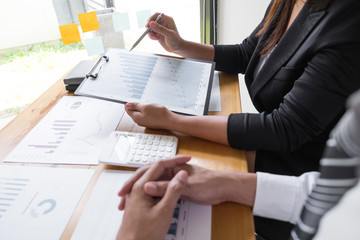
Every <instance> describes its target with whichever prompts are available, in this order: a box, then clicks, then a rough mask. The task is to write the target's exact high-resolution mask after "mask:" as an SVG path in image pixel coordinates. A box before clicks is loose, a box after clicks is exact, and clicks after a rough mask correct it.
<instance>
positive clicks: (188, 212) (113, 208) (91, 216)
mask: <svg viewBox="0 0 360 240" xmlns="http://www.w3.org/2000/svg"><path fill="white" fill-rule="evenodd" d="M133 173H134V172H129V171H117V170H104V171H103V172H102V174H101V175H100V177H99V179H98V181H97V184H96V186H95V189H94V191H93V193H92V195H91V197H90V199H89V202H88V203H87V206H86V207H85V210H84V212H83V214H82V216H81V218H80V221H79V223H78V226H77V227H76V229H75V232H74V233H73V236H72V239H73V240H82V239H88V240H91V239H94V240H95V239H115V238H116V234H117V232H118V230H119V227H120V225H121V221H122V217H123V211H119V210H118V209H117V207H118V204H119V203H120V198H119V197H118V196H117V193H118V191H119V190H120V188H121V187H122V185H123V184H124V183H125V181H126V180H127V179H129V178H130V177H131V175H132V174H133ZM144 227H146V226H144ZM139 231H141V229H139ZM199 239H202V240H210V239H211V206H205V205H198V204H194V203H190V202H186V201H181V200H180V201H179V202H178V204H177V206H176V207H175V210H174V214H173V220H172V223H171V226H170V228H169V231H168V233H167V234H166V236H165V240H199Z"/></svg>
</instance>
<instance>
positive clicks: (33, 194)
mask: <svg viewBox="0 0 360 240" xmlns="http://www.w3.org/2000/svg"><path fill="white" fill-rule="evenodd" d="M93 174H94V170H90V169H70V168H44V167H28V166H4V165H1V166H0V239H6V240H18V239H38V240H42V239H44V240H45V239H60V237H61V235H62V233H63V231H64V229H65V227H66V225H67V223H68V221H69V219H70V218H71V215H72V214H73V211H74V209H75V207H76V206H77V204H78V202H79V200H80V198H81V196H82V194H83V192H84V191H85V189H86V187H87V185H88V183H89V181H90V179H91V177H92V176H93Z"/></svg>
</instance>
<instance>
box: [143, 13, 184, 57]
mask: <svg viewBox="0 0 360 240" xmlns="http://www.w3.org/2000/svg"><path fill="white" fill-rule="evenodd" d="M159 14H160V13H155V14H154V15H152V16H151V17H150V19H149V22H148V23H147V25H146V27H150V28H151V29H152V31H151V32H149V34H148V35H149V37H150V38H151V39H153V40H158V41H159V43H160V44H161V46H162V47H163V48H164V49H165V50H166V51H168V52H174V53H176V52H177V51H179V50H180V49H181V46H182V43H183V42H184V40H183V39H182V38H181V37H180V35H179V32H178V30H177V28H176V24H175V22H174V19H173V18H172V17H170V16H167V15H165V14H163V16H162V18H161V20H160V22H159V23H156V22H155V19H156V17H157V16H158V15H159Z"/></svg>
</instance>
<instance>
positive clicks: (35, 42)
mask: <svg viewBox="0 0 360 240" xmlns="http://www.w3.org/2000/svg"><path fill="white" fill-rule="evenodd" d="M16 3H17V4H13V2H11V1H1V2H0V21H1V22H2V23H6V24H3V25H2V33H3V35H2V37H1V38H0V75H1V78H0V84H1V88H0V129H1V128H2V127H4V126H5V125H6V123H7V122H9V121H10V120H11V119H12V118H14V117H15V116H16V115H17V114H18V113H20V112H21V111H22V110H23V109H25V108H26V107H27V106H28V105H29V104H31V103H32V102H33V101H34V100H35V99H36V98H38V97H39V96H40V95H41V94H42V93H43V92H44V91H46V90H47V89H48V88H49V87H50V86H51V85H52V84H54V82H55V81H57V80H58V79H60V78H61V77H62V76H64V75H65V74H66V73H67V72H69V71H70V70H71V69H72V68H73V67H74V66H75V65H76V64H77V63H79V62H80V61H81V60H84V59H96V58H98V56H99V55H98V54H96V53H97V51H99V48H98V46H96V44H97V43H98V41H94V39H95V38H96V37H99V38H101V39H102V43H103V47H104V48H106V47H123V48H125V49H130V48H131V46H132V44H133V43H134V42H135V41H136V40H137V39H138V38H139V36H140V35H141V34H142V33H143V32H144V31H145V26H144V25H145V23H146V20H147V18H148V16H149V15H150V14H153V13H155V12H163V13H164V14H166V15H169V16H172V17H173V18H174V19H175V22H176V24H177V27H178V30H179V32H180V34H181V36H182V37H183V38H184V39H187V40H192V41H196V42H200V0H198V1H195V0H152V1H148V0H114V1H109V0H85V1H83V0H71V1H65V0H52V1H50V0H33V1H28V0H19V1H17V2H16ZM19 6H21V7H19ZM109 8H110V9H109ZM89 11H96V14H97V18H98V21H99V25H100V29H99V30H94V31H89V32H85V33H84V32H82V28H81V26H80V24H79V17H78V14H81V13H86V12H89ZM115 13H116V14H118V16H117V17H120V20H121V19H122V21H120V24H118V25H117V27H118V28H124V27H126V26H127V27H128V28H126V30H122V31H120V32H115V30H114V27H115V25H114V24H113V22H112V21H113V16H112V15H114V14H115ZM109 15H110V16H111V17H109ZM124 16H127V17H128V18H127V19H128V23H127V24H126V23H125V26H124V25H123V24H124V21H125V20H124V19H126V18H124ZM141 21H145V22H143V23H141ZM125 22H126V21H125ZM72 23H77V24H78V29H79V34H80V39H81V41H80V42H76V43H71V44H66V45H64V44H63V41H62V39H61V35H60V30H59V26H60V25H68V24H72ZM111 23H112V24H111ZM95 40H96V39H95ZM97 40H98V39H97ZM89 49H91V51H89ZM135 50H136V51H142V52H151V53H160V54H167V53H166V52H165V51H164V50H163V49H162V48H161V46H160V45H159V44H158V43H157V42H155V41H152V40H150V39H149V38H148V37H145V38H144V40H143V41H142V42H141V43H140V44H139V45H138V46H137V48H136V49H135Z"/></svg>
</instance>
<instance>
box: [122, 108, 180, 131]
mask: <svg viewBox="0 0 360 240" xmlns="http://www.w3.org/2000/svg"><path fill="white" fill-rule="evenodd" d="M125 110H126V112H127V114H129V116H130V117H131V118H132V119H133V120H134V122H136V123H137V124H138V125H140V126H143V127H148V128H153V129H170V124H171V123H172V121H173V119H174V118H175V117H176V114H175V113H173V112H171V111H170V110H168V109H167V108H166V107H164V106H160V105H157V104H141V103H127V104H126V105H125Z"/></svg>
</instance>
